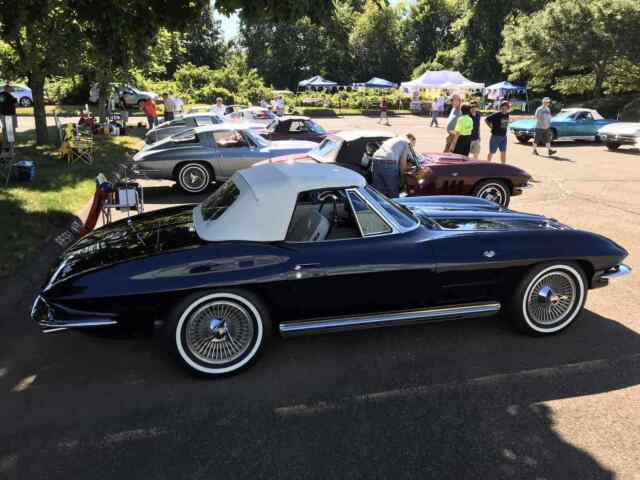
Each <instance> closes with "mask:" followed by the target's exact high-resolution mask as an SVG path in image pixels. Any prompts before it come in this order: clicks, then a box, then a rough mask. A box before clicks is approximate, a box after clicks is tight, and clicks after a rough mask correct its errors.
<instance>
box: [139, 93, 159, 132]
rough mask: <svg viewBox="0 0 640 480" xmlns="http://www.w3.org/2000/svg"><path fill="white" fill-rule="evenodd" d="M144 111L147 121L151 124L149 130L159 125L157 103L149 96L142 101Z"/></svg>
mask: <svg viewBox="0 0 640 480" xmlns="http://www.w3.org/2000/svg"><path fill="white" fill-rule="evenodd" d="M142 111H143V112H144V114H145V115H146V116H147V123H148V124H149V130H151V129H152V128H153V127H155V126H156V125H158V112H157V111H156V104H155V102H154V101H153V100H151V99H150V98H147V99H146V100H144V101H143V102H142Z"/></svg>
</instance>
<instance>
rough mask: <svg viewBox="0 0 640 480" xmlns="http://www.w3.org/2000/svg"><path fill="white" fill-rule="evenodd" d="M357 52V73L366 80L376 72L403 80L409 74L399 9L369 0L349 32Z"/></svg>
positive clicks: (379, 75)
mask: <svg viewBox="0 0 640 480" xmlns="http://www.w3.org/2000/svg"><path fill="white" fill-rule="evenodd" d="M349 44H350V46H351V50H352V52H353V58H354V72H353V77H355V78H356V79H358V80H359V81H366V80H368V79H369V78H371V77H372V76H378V77H383V78H386V79H387V80H391V81H394V82H399V81H401V80H403V79H404V78H405V75H406V73H407V72H406V65H407V61H406V54H405V51H404V49H403V46H402V36H401V25H400V15H399V12H398V10H396V9H395V8H393V7H390V6H388V5H386V4H384V3H382V2H378V1H375V0H367V2H366V3H365V5H364V9H363V11H362V13H361V14H359V15H357V18H356V20H355V23H354V26H353V30H352V32H351V35H350V36H349Z"/></svg>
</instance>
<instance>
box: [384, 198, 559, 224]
mask: <svg viewBox="0 0 640 480" xmlns="http://www.w3.org/2000/svg"><path fill="white" fill-rule="evenodd" d="M396 201H397V202H399V203H400V204H402V205H404V206H405V207H407V208H408V209H409V210H411V211H412V212H413V213H414V215H416V216H417V217H418V218H419V219H420V220H421V221H422V222H423V223H426V224H433V223H434V222H435V223H437V224H438V225H440V226H441V227H442V226H445V228H446V229H447V230H449V229H451V230H461V231H464V230H482V229H483V225H485V226H486V227H485V229H486V228H488V226H489V225H490V224H492V223H493V224H495V223H499V224H500V228H501V229H506V230H547V229H552V230H564V229H569V228H570V227H567V226H566V225H563V224H561V223H559V222H558V221H557V220H555V219H550V218H547V217H545V216H542V215H534V214H530V213H521V212H516V211H513V210H509V209H506V208H503V207H500V206H499V205H497V204H495V203H493V202H490V201H488V200H484V199H482V198H477V197H467V196H447V195H442V196H433V197H405V198H400V199H398V200H396ZM451 225H456V227H455V228H453V227H451Z"/></svg>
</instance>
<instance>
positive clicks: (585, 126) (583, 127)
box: [509, 108, 617, 143]
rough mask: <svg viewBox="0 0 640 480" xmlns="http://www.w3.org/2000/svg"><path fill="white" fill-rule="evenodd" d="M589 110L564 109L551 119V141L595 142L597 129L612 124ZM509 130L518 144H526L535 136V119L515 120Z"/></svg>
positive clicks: (597, 138) (611, 121) (594, 111)
mask: <svg viewBox="0 0 640 480" xmlns="http://www.w3.org/2000/svg"><path fill="white" fill-rule="evenodd" d="M616 121H617V120H607V119H605V118H603V117H602V115H600V114H599V113H598V112H597V111H596V110H592V109H590V108H565V109H563V110H561V111H560V113H558V114H557V115H555V116H554V117H553V118H551V134H552V136H553V140H554V141H557V140H590V141H594V142H597V141H599V140H600V138H599V137H598V129H600V128H602V127H604V126H605V125H608V124H610V123H614V122H616ZM509 129H510V130H511V131H512V132H513V134H514V135H515V136H516V139H517V140H518V142H520V143H528V142H529V140H531V139H532V138H534V137H535V135H536V121H535V119H524V120H517V121H515V122H513V123H511V124H510V125H509Z"/></svg>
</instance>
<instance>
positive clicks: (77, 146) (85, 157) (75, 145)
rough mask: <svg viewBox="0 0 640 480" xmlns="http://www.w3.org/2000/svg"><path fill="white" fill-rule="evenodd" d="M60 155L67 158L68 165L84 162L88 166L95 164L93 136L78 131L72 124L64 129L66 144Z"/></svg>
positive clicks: (63, 144) (61, 148) (62, 147)
mask: <svg viewBox="0 0 640 480" xmlns="http://www.w3.org/2000/svg"><path fill="white" fill-rule="evenodd" d="M59 153H60V155H61V156H62V157H66V158H67V165H72V164H73V163H75V162H78V161H79V162H82V163H85V164H87V165H91V164H92V163H93V135H92V134H90V133H83V132H80V131H78V130H77V129H76V126H75V125H74V124H72V123H68V124H67V125H65V127H64V142H63V143H62V146H61V147H60V150H59Z"/></svg>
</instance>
